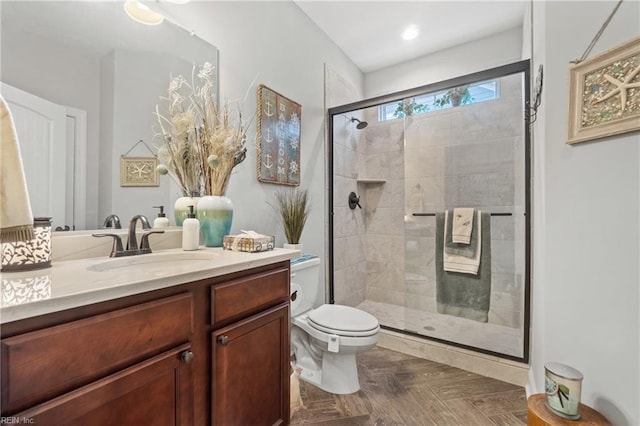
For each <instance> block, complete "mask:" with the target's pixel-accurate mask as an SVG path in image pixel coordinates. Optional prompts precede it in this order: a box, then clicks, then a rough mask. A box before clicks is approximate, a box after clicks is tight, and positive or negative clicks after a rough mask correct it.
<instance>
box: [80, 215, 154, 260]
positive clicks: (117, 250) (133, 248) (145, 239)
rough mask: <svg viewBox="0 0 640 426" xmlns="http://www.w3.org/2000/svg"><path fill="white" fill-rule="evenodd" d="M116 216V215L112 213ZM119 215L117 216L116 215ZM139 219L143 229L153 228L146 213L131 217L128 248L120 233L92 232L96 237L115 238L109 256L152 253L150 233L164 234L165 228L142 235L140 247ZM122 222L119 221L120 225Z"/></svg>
mask: <svg viewBox="0 0 640 426" xmlns="http://www.w3.org/2000/svg"><path fill="white" fill-rule="evenodd" d="M112 216H115V215H112ZM116 217H117V216H116ZM118 220H119V219H118ZM138 221H140V223H141V224H142V229H151V225H150V224H149V219H147V218H146V216H144V215H141V214H139V215H135V216H134V217H133V218H131V221H130V222H129V233H128V240H127V248H126V249H124V250H123V249H122V239H121V238H120V235H117V234H91V235H93V236H94V237H112V238H113V247H112V248H111V253H110V254H109V257H121V256H135V255H137V254H146V253H151V247H150V246H149V235H151V234H164V230H155V231H148V232H145V233H144V234H143V235H142V240H141V241H140V247H138V240H137V238H136V226H137V224H138ZM119 224H120V223H119V222H118V225H119ZM116 228H120V226H116Z"/></svg>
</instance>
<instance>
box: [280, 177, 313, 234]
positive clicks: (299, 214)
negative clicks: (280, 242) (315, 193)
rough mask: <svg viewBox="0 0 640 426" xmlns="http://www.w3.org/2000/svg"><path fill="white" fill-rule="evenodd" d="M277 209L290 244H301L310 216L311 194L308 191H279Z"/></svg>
mask: <svg viewBox="0 0 640 426" xmlns="http://www.w3.org/2000/svg"><path fill="white" fill-rule="evenodd" d="M275 198H276V206H275V209H276V211H277V212H278V214H279V215H280V219H281V220H282V227H283V228H284V234H285V237H286V238H287V242H288V243H289V244H300V236H302V230H303V229H304V225H305V223H306V221H307V217H308V216H309V194H308V193H307V190H306V189H298V188H296V189H292V190H287V191H278V192H276V195H275Z"/></svg>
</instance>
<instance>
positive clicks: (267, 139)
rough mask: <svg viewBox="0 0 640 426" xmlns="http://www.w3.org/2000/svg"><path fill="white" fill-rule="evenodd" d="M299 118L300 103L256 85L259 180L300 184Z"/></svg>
mask: <svg viewBox="0 0 640 426" xmlns="http://www.w3.org/2000/svg"><path fill="white" fill-rule="evenodd" d="M301 117H302V106H301V105H300V104H299V103H296V102H294V101H292V100H291V99H288V98H287V97H285V96H283V95H281V94H280V93H278V92H276V91H274V90H272V89H270V88H268V87H267V86H265V85H263V84H260V85H259V86H258V135H259V137H260V141H259V143H258V155H257V159H258V165H257V166H258V167H257V172H258V181H260V182H267V183H276V184H281V185H291V186H298V185H300V135H301V133H300V119H301Z"/></svg>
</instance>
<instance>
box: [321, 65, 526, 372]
mask: <svg viewBox="0 0 640 426" xmlns="http://www.w3.org/2000/svg"><path fill="white" fill-rule="evenodd" d="M528 104H529V61H521V62H517V63H513V64H509V65H505V66H502V67H497V68H494V69H489V70H485V71H482V72H479V73H475V74H470V75H466V76H462V77H458V78H455V79H452V80H448V81H443V82H440V83H435V84H432V85H427V86H424V87H419V88H416V89H411V90H408V91H405V92H401V93H395V94H391V95H386V96H382V97H378V98H374V99H369V100H364V101H361V102H356V103H353V104H348V105H343V106H337V107H334V108H330V109H329V116H330V119H329V120H330V121H329V138H330V140H329V147H330V151H329V155H328V161H329V164H328V169H329V173H330V175H331V176H332V177H333V178H332V179H330V181H329V182H330V187H329V192H330V194H329V215H328V217H329V228H330V231H329V232H330V234H329V235H330V242H329V250H330V256H329V260H328V261H329V263H330V264H329V268H328V270H329V271H330V276H329V286H330V287H329V289H330V291H329V298H330V301H331V302H332V303H333V302H335V303H339V304H344V305H349V306H354V307H357V308H359V309H362V310H364V311H366V312H369V313H371V314H372V315H374V316H375V317H376V318H378V320H379V321H380V325H381V327H383V328H386V329H389V330H393V331H396V332H400V333H403V334H408V335H413V336H418V337H426V338H428V339H431V340H435V341H440V342H445V343H447V344H450V345H453V346H458V347H462V348H465V349H470V350H474V351H477V352H482V353H487V354H490V355H495V356H499V357H502V358H507V359H511V360H514V361H520V362H525V363H526V362H527V361H528V357H529V337H528V336H529V334H528V331H529V286H530V279H529V269H530V260H529V259H530V247H531V242H530V222H529V220H530V219H529V218H530V214H529V212H530V186H529V182H530V176H531V172H530V161H529V158H530V156H529V150H530V140H529V132H528V117H527V116H526V114H525V111H526V110H527V108H526V107H527V105H528ZM365 123H366V124H365ZM353 193H355V194H356V195H355V196H356V197H358V201H359V203H358V204H357V205H354V204H352V203H350V200H351V199H352V198H353V196H352V195H351V194H353ZM469 207H471V208H473V209H475V213H477V212H478V211H481V216H480V217H478V216H474V213H470V216H468V217H469V218H473V217H476V218H477V219H472V220H469V221H468V222H467V223H468V224H469V225H470V226H473V227H474V228H473V229H474V230H473V231H472V232H475V234H473V233H471V234H470V236H473V235H475V236H476V237H475V238H476V240H475V241H473V240H471V239H469V238H468V239H467V241H462V240H461V241H453V238H452V235H453V234H454V233H453V230H452V229H453V226H452V225H451V224H452V223H453V224H455V223H456V222H455V221H454V220H453V219H452V218H453V217H454V213H453V212H455V211H456V210H455V209H456V208H469ZM446 211H448V212H449V213H448V215H445V212H446ZM463 212H464V211H461V212H460V214H461V215H462V213H463ZM460 217H464V216H460ZM445 218H448V220H449V222H448V223H449V224H450V225H451V226H449V227H447V226H446V225H445V224H446V223H447V222H446V221H445ZM472 224H473V225H472ZM467 229H468V228H467ZM458 235H459V234H456V236H458Z"/></svg>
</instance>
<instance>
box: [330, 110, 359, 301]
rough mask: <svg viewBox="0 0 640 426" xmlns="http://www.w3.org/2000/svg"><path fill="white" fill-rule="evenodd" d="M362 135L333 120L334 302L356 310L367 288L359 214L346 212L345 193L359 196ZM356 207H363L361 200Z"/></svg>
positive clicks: (349, 125)
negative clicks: (359, 205)
mask: <svg viewBox="0 0 640 426" xmlns="http://www.w3.org/2000/svg"><path fill="white" fill-rule="evenodd" d="M364 135H365V133H364V132H363V131H362V130H357V129H356V127H355V125H354V124H353V123H351V122H350V121H348V118H345V117H343V116H338V117H335V118H334V141H333V150H334V153H333V156H334V165H333V168H334V170H333V203H334V209H333V210H334V212H335V214H334V216H333V238H334V241H333V249H334V253H333V259H334V268H333V270H334V278H333V279H334V299H335V302H336V303H338V304H343V305H348V306H356V305H358V304H359V303H361V302H362V301H363V300H364V299H365V291H366V288H367V279H366V271H367V265H366V261H365V253H364V246H363V236H364V234H365V226H364V216H363V213H362V210H360V209H358V208H356V209H355V210H352V209H350V208H349V203H348V199H349V193H350V192H355V193H356V194H358V195H360V192H359V188H358V183H357V178H358V175H359V173H361V169H362V167H360V166H359V165H360V164H363V162H364V160H363V158H364V153H363V152H362V146H363V144H364ZM360 204H361V205H362V204H363V201H362V200H361V202H360Z"/></svg>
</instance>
